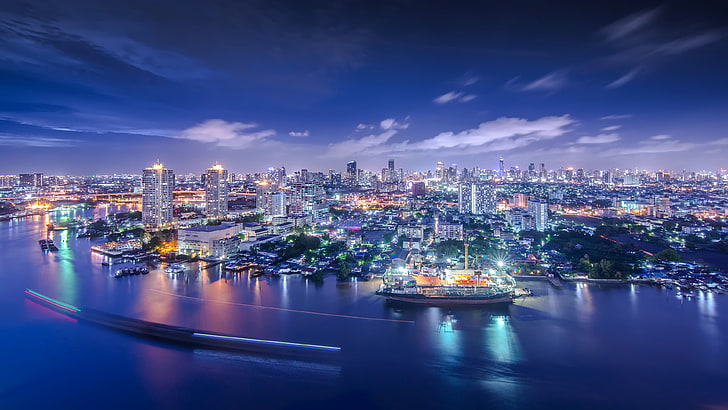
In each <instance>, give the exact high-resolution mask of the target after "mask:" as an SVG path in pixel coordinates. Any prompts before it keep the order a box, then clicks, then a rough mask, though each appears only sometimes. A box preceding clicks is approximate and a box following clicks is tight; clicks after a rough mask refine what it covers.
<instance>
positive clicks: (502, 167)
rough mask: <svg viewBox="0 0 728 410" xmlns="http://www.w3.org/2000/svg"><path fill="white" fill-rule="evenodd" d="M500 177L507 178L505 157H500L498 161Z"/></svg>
mask: <svg viewBox="0 0 728 410" xmlns="http://www.w3.org/2000/svg"><path fill="white" fill-rule="evenodd" d="M498 176H500V177H501V178H505V176H506V167H505V163H504V162H503V157H500V158H499V159H498Z"/></svg>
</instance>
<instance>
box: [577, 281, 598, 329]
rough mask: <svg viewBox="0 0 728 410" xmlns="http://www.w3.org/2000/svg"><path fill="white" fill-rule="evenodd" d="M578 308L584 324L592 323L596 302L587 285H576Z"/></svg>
mask: <svg viewBox="0 0 728 410" xmlns="http://www.w3.org/2000/svg"><path fill="white" fill-rule="evenodd" d="M576 308H577V311H578V313H579V318H580V319H581V321H582V322H590V321H591V318H592V316H593V315H594V302H593V300H592V295H591V292H590V289H589V284H587V283H577V284H576Z"/></svg>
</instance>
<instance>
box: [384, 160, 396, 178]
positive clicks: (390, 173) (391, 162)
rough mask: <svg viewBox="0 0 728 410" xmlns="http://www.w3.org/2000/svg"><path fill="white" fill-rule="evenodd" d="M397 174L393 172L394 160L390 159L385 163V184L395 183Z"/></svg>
mask: <svg viewBox="0 0 728 410" xmlns="http://www.w3.org/2000/svg"><path fill="white" fill-rule="evenodd" d="M397 180H398V179H397V173H396V172H395V170H394V160H393V159H390V160H389V161H387V174H386V176H385V182H396V181H397Z"/></svg>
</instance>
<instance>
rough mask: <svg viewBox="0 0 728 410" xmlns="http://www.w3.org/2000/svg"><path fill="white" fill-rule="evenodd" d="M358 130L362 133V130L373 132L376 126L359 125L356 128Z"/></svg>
mask: <svg viewBox="0 0 728 410" xmlns="http://www.w3.org/2000/svg"><path fill="white" fill-rule="evenodd" d="M356 129H357V130H358V131H361V130H373V129H374V126H373V125H371V124H359V125H357V126H356Z"/></svg>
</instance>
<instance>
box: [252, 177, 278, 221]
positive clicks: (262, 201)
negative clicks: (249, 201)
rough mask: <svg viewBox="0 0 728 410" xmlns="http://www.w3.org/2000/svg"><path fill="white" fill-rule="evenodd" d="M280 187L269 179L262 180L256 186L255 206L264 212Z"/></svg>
mask: <svg viewBox="0 0 728 410" xmlns="http://www.w3.org/2000/svg"><path fill="white" fill-rule="evenodd" d="M277 188H278V187H277V186H276V185H274V184H271V183H270V182H268V181H261V182H259V183H258V185H257V186H256V187H255V208H256V209H257V210H258V212H261V213H264V212H265V211H266V209H268V207H269V202H270V196H271V195H273V193H274V192H276V191H277V190H278V189H277Z"/></svg>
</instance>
